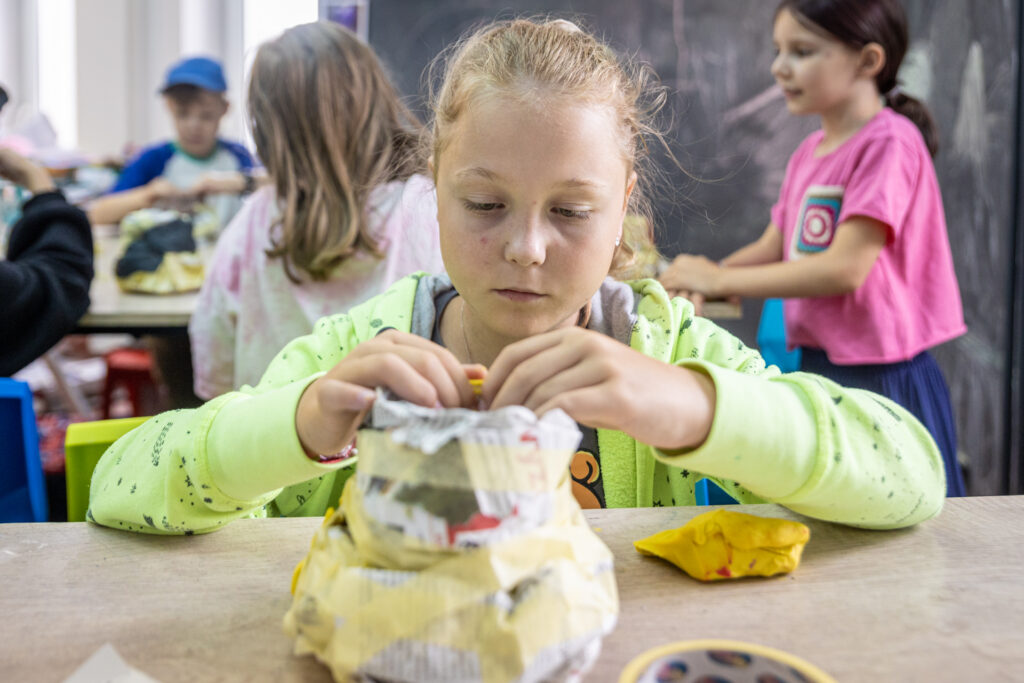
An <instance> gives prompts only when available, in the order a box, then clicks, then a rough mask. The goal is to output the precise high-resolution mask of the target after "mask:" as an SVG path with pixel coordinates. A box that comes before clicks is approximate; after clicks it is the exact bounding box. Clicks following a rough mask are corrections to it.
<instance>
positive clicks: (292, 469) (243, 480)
mask: <svg viewBox="0 0 1024 683" xmlns="http://www.w3.org/2000/svg"><path fill="white" fill-rule="evenodd" d="M317 377H319V375H313V376H311V377H308V378H306V379H305V380H301V381H297V382H292V383H290V384H287V385H285V386H283V387H281V388H280V389H274V390H272V391H267V392H265V393H262V394H257V395H255V396H253V395H242V396H238V397H237V398H235V399H234V400H233V401H230V402H229V403H227V404H226V405H225V406H224V407H223V408H221V410H220V411H219V412H218V413H217V419H215V420H214V421H213V425H212V426H211V428H210V433H209V435H208V437H207V453H208V454H209V456H208V458H209V460H208V466H209V470H210V477H211V478H212V479H213V483H214V484H215V485H216V486H217V487H218V488H219V489H220V490H221V492H222V493H224V495H226V496H230V497H232V498H235V499H236V500H241V501H249V500H254V499H257V498H260V497H263V496H264V495H266V494H267V493H269V492H273V491H276V490H279V489H282V488H284V487H286V486H291V485H292V484H298V483H300V482H303V481H308V480H310V479H313V478H315V477H319V476H321V475H323V474H327V473H328V472H332V471H334V470H337V469H340V468H341V467H343V466H345V465H348V464H351V461H350V460H340V461H336V462H329V463H319V462H317V461H315V460H312V459H310V458H309V457H308V456H307V455H306V452H305V451H304V450H303V448H302V444H301V443H300V442H299V436H298V434H297V433H296V432H295V410H296V408H297V407H298V404H299V399H300V398H301V397H302V393H303V392H304V391H305V390H306V387H307V386H309V384H310V383H311V382H312V381H313V380H315V379H316V378H317Z"/></svg>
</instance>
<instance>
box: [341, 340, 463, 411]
mask: <svg viewBox="0 0 1024 683" xmlns="http://www.w3.org/2000/svg"><path fill="white" fill-rule="evenodd" d="M330 376H331V377H332V378H334V379H339V380H342V381H346V382H352V383H353V384H358V385H361V386H364V387H367V388H376V387H385V388H387V389H390V390H391V391H392V392H393V393H394V394H395V395H396V396H398V397H399V398H401V399H404V400H406V401H409V402H411V403H415V404H417V405H421V406H428V407H431V408H433V407H434V406H436V405H437V404H438V403H441V402H442V398H441V396H442V393H443V392H444V390H445V388H444V385H445V383H446V382H447V385H448V386H447V390H448V394H449V397H450V396H451V394H452V393H455V390H454V388H453V387H452V386H451V384H452V382H451V380H450V379H448V378H447V376H446V375H445V373H443V372H440V373H439V372H437V370H436V368H430V367H429V366H428V364H427V363H425V362H423V361H422V359H420V358H417V354H416V353H415V352H414V351H411V350H408V349H399V348H395V349H392V350H390V351H387V352H382V353H375V354H371V355H367V356H363V357H361V358H354V359H352V360H351V362H347V363H339V364H338V365H337V366H335V368H334V370H332V371H331V373H330ZM437 384H441V385H442V387H438V386H437Z"/></svg>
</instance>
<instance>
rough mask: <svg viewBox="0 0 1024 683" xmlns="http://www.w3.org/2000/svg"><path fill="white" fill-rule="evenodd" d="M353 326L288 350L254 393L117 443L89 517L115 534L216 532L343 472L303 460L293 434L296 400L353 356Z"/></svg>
mask: <svg viewBox="0 0 1024 683" xmlns="http://www.w3.org/2000/svg"><path fill="white" fill-rule="evenodd" d="M354 344H355V339H354V336H353V326H352V324H351V321H350V319H349V318H348V317H347V316H346V317H339V318H338V319H334V320H332V321H331V324H327V325H325V324H323V321H321V323H320V324H318V326H317V330H316V333H315V334H313V335H309V336H307V337H302V338H300V339H297V340H295V341H294V342H292V343H291V344H289V345H288V346H287V347H286V348H285V349H284V350H283V351H282V352H281V353H279V354H278V356H277V357H276V358H275V359H274V361H273V362H272V363H271V365H270V367H269V368H268V369H267V373H266V374H265V375H264V377H263V379H262V380H261V381H260V383H259V385H257V386H256V387H247V388H245V389H243V390H241V391H238V392H232V393H228V394H224V395H222V396H219V397H217V398H216V399H214V400H212V401H210V402H208V403H206V404H204V405H202V406H200V407H199V408H196V409H194V410H175V411H170V412H166V413H162V414H160V415H157V416H156V417H153V418H152V419H150V420H149V421H147V422H145V423H144V424H142V425H140V426H139V427H137V428H136V429H134V430H132V431H131V432H129V433H128V434H126V435H125V436H123V437H121V438H120V439H118V441H116V442H115V443H114V444H113V445H112V446H111V447H110V448H109V449H108V450H107V452H106V453H105V454H104V455H103V457H102V458H101V459H100V461H99V463H98V464H97V466H96V469H95V471H94V473H93V478H92V487H91V489H90V500H89V503H90V507H89V513H88V515H87V517H88V518H89V519H90V520H92V521H94V522H97V523H99V524H103V525H104V526H109V527H112V528H115V529H126V530H132V531H144V532H148V533H160V534H191V533H204V532H208V531H213V530H216V529H218V528H220V527H221V526H223V525H225V524H227V523H229V522H230V521H232V520H234V519H239V518H242V517H252V516H257V517H260V516H266V515H267V514H273V512H272V511H271V512H269V513H268V510H267V507H268V506H270V505H271V503H272V502H273V501H274V499H275V497H276V496H277V494H278V493H279V492H280V489H281V488H283V487H285V486H289V485H292V484H296V483H299V482H304V481H307V480H309V487H310V493H311V492H312V491H314V490H316V489H317V487H318V486H319V484H320V481H321V480H320V479H318V477H321V476H322V475H325V474H330V473H331V472H333V471H334V470H336V469H338V468H339V467H340V463H335V464H321V463H319V462H317V461H315V460H312V459H311V458H309V457H308V456H307V455H306V453H305V451H304V450H303V448H302V446H301V444H300V443H299V440H298V437H297V436H296V433H295V411H296V408H297V406H298V402H299V398H300V397H301V396H302V394H303V392H304V391H305V390H306V388H307V387H308V385H309V384H310V382H312V381H313V380H314V379H316V377H317V376H318V374H319V373H322V372H323V371H325V370H327V369H328V368H330V367H331V365H333V364H334V363H336V362H337V361H338V360H339V359H340V358H341V357H342V355H343V353H344V352H345V350H347V349H348V348H351V346H354Z"/></svg>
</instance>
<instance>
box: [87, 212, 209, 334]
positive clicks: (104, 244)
mask: <svg viewBox="0 0 1024 683" xmlns="http://www.w3.org/2000/svg"><path fill="white" fill-rule="evenodd" d="M115 230H116V228H115V226H106V225H101V226H96V228H94V230H93V242H94V245H95V251H96V259H95V270H96V275H95V277H94V278H93V281H92V284H91V285H90V287H89V298H90V304H89V310H88V311H86V314H85V315H84V316H82V318H81V319H80V320H79V321H78V329H77V330H76V331H78V332H90V333H95V332H127V333H129V334H136V335H138V334H180V333H184V332H185V331H186V329H187V328H188V321H189V318H191V317H192V312H193V311H194V310H195V308H196V302H197V301H198V299H199V292H198V291H195V292H188V293H184V294H134V293H131V292H123V291H121V288H120V287H118V285H117V278H116V277H115V276H114V264H115V263H116V262H117V256H118V250H119V244H118V239H119V238H118V237H117V235H116V234H115V232H114V231H115Z"/></svg>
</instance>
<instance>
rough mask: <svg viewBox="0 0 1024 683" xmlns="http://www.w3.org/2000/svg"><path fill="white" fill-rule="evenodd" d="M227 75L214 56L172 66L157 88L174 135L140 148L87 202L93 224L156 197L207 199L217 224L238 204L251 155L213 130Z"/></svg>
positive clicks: (223, 105) (222, 110)
mask: <svg viewBox="0 0 1024 683" xmlns="http://www.w3.org/2000/svg"><path fill="white" fill-rule="evenodd" d="M227 89H228V86H227V81H226V80H225V79H224V72H223V70H222V69H221V65H220V63H219V62H217V61H216V60H213V59H210V58H208V57H189V58H187V59H183V60H181V61H180V62H178V63H176V64H174V65H173V66H171V68H170V69H168V71H167V76H166V78H165V80H164V83H163V86H161V88H160V94H161V95H163V97H164V102H165V103H166V105H167V111H168V112H169V113H170V115H171V120H172V121H173V122H174V130H175V134H176V136H177V137H176V138H175V139H174V140H172V141H168V142H160V143H156V144H154V145H151V146H149V147H147V148H145V149H143V150H142V151H141V152H140V153H139V154H138V155H136V157H135V158H134V159H132V160H131V161H130V162H129V163H128V165H127V166H125V168H124V170H123V171H122V172H121V175H120V177H119V178H118V180H117V183H116V184H115V185H114V187H113V188H112V189H111V190H110V193H109V194H108V195H107V196H105V197H102V198H100V199H97V200H96V201H94V202H93V203H92V205H91V206H90V207H89V218H90V219H91V220H92V222H93V223H95V224H101V223H117V222H119V221H120V220H121V219H122V218H124V217H125V216H126V215H127V214H129V213H131V212H132V211H135V210H137V209H143V208H147V207H150V206H154V205H156V204H158V203H160V202H161V201H165V200H172V201H173V200H177V199H185V200H188V199H192V198H197V197H204V196H205V195H222V196H218V197H216V198H213V199H210V200H209V201H210V202H211V204H212V208H213V209H214V211H215V212H216V214H217V217H218V219H219V221H220V223H221V225H225V224H226V223H227V221H229V220H230V219H231V217H232V216H233V215H234V214H235V212H236V211H237V210H238V207H239V205H240V200H239V199H238V197H237V195H238V193H240V192H242V191H243V190H244V189H245V188H246V187H247V185H248V183H247V182H246V176H248V175H249V173H250V171H251V170H252V167H253V160H252V156H251V155H250V154H249V152H248V151H247V150H246V149H245V147H243V146H242V145H241V144H239V143H237V142H231V141H228V140H223V139H221V138H219V137H218V136H217V131H218V129H219V128H220V123H221V119H223V118H224V115H225V114H226V113H227V111H228V101H227V99H226V98H225V97H224V93H225V92H227Z"/></svg>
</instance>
